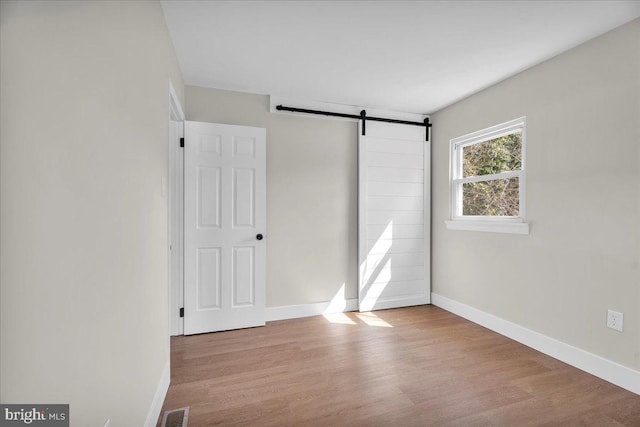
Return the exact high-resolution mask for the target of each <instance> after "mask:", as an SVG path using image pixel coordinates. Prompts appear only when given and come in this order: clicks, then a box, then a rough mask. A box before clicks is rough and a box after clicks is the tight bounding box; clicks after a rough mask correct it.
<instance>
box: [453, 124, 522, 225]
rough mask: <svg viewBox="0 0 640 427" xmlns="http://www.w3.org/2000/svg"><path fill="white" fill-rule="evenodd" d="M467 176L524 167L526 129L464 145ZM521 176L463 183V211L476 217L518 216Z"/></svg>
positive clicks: (494, 173)
mask: <svg viewBox="0 0 640 427" xmlns="http://www.w3.org/2000/svg"><path fill="white" fill-rule="evenodd" d="M462 160H463V171H462V172H463V178H468V177H481V176H484V175H496V174H500V173H502V172H508V171H515V170H520V169H521V168H522V132H521V131H516V132H513V133H510V134H508V135H505V136H501V137H498V138H494V139H490V140H488V141H483V142H480V143H478V144H473V145H468V146H466V147H464V148H463V159H462ZM519 189H520V183H519V178H518V177H517V176H516V177H510V178H505V179H495V177H494V179H490V180H486V181H480V182H468V183H464V184H463V185H462V213H463V215H474V216H516V217H517V216H518V215H519V213H520V191H519Z"/></svg>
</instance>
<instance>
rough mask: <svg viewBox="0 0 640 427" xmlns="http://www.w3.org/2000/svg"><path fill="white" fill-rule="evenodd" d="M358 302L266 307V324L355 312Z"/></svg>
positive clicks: (353, 300) (345, 300)
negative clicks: (275, 321)
mask: <svg viewBox="0 0 640 427" xmlns="http://www.w3.org/2000/svg"><path fill="white" fill-rule="evenodd" d="M357 309H358V300H357V299H356V298H353V299H344V300H339V301H336V300H335V299H334V300H333V301H326V302H316V303H313V304H299V305H284V306H280V307H267V310H266V315H267V322H273V321H274V320H286V319H297V318H300V317H310V316H319V315H321V314H331V313H344V312H346V311H356V310H357Z"/></svg>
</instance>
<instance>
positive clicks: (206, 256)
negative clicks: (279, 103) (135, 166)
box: [184, 121, 266, 335]
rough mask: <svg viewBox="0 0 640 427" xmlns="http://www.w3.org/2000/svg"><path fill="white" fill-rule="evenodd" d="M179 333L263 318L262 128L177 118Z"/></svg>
mask: <svg viewBox="0 0 640 427" xmlns="http://www.w3.org/2000/svg"><path fill="white" fill-rule="evenodd" d="M184 150H185V151H184V155H185V168H184V196H185V207H184V228H185V234H184V333H185V335H189V334H197V333H202V332H213V331H222V330H228V329H238V328H246V327H252V326H262V325H264V324H265V279H266V278H265V276H266V243H265V240H264V236H265V231H266V230H265V228H266V185H265V180H266V130H265V129H263V128H254V127H247V126H231V125H222V124H213V123H200V122H189V121H187V122H185V144H184Z"/></svg>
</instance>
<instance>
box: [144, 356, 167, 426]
mask: <svg viewBox="0 0 640 427" xmlns="http://www.w3.org/2000/svg"><path fill="white" fill-rule="evenodd" d="M170 381H171V368H170V364H169V361H167V364H166V365H165V366H164V371H162V376H161V377H160V381H159V382H158V388H156V394H155V396H153V400H152V401H151V406H150V407H149V412H147V420H146V421H145V422H144V425H145V427H155V426H156V424H157V423H158V418H160V411H162V405H163V404H164V398H165V397H166V396H167V391H169V382H170Z"/></svg>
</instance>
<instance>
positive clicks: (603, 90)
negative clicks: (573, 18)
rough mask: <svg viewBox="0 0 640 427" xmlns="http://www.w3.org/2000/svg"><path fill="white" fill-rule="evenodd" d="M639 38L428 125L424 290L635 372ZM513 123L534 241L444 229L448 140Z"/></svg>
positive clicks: (627, 32) (517, 80)
mask: <svg viewBox="0 0 640 427" xmlns="http://www.w3.org/2000/svg"><path fill="white" fill-rule="evenodd" d="M639 40H640V20H636V21H633V22H632V23H629V24H627V25H625V26H623V27H621V28H619V29H616V30H614V31H612V32H610V33H608V34H605V35H604V36H601V37H599V38H597V39H594V40H592V41H590V42H588V43H586V44H584V45H581V46H579V47H577V48H575V49H573V50H571V51H568V52H566V53H564V54H562V55H560V56H557V57H555V58H553V59H551V60H549V61H547V62H545V63H543V64H541V65H539V66H536V67H534V68H532V69H529V70H527V71H525V72H523V73H521V74H519V75H517V76H515V77H513V78H510V79H508V80H506V81H503V82H502V83H500V84H498V85H496V86H493V87H491V88H489V89H487V90H484V91H483V92H480V93H478V94H476V95H474V96H472V97H470V98H467V99H465V100H463V101H461V102H459V103H457V104H454V105H453V106H450V107H448V108H446V109H444V110H442V111H440V112H438V113H436V114H435V115H433V116H432V119H433V123H434V131H433V135H434V144H433V203H432V206H433V220H432V221H433V222H432V228H433V231H432V236H433V242H432V247H433V258H432V261H433V264H432V265H433V277H432V280H433V281H432V283H433V292H435V293H437V294H440V295H443V296H445V297H448V298H451V299H453V300H456V301H459V302H461V303H464V304H467V305H470V306H472V307H475V308H477V309H480V310H483V311H485V312H488V313H491V314H493V315H496V316H498V317H501V318H504V319H507V320H510V321H512V322H515V323H517V324H519V325H522V326H524V327H527V328H530V329H532V330H534V331H537V332H540V333H542V334H545V335H548V336H550V337H553V338H556V339H558V340H560V341H563V342H566V343H569V344H571V345H574V346H577V347H579V348H581V349H584V350H587V351H589V352H592V353H595V354H597V355H600V356H603V357H605V358H607V359H610V360H613V361H615V362H618V363H620V364H623V365H625V366H628V367H631V368H635V369H638V368H640V355H639V351H640V273H639V270H638V263H639V261H640V251H639V244H640V162H639V160H640V156H639V147H640V126H639V123H640V42H639ZM520 116H526V117H527V149H526V156H527V190H526V191H527V193H526V194H527V216H528V218H529V221H530V224H531V234H530V235H529V236H519V235H507V234H493V233H481V232H466V231H451V230H446V229H445V225H444V221H445V220H446V219H447V218H448V215H449V208H448V207H449V203H448V202H449V187H448V185H449V181H448V180H449V169H448V165H449V152H448V149H449V140H450V139H451V138H454V137H457V136H461V135H464V134H466V133H469V132H472V131H476V130H479V129H483V128H486V127H488V126H491V125H495V124H498V123H502V122H505V121H507V120H510V119H514V118H517V117H520ZM608 308H611V309H615V310H618V311H622V312H624V316H625V318H624V322H625V323H624V326H625V330H624V332H623V333H619V332H615V331H612V330H610V329H607V328H606V312H607V309H608Z"/></svg>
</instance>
